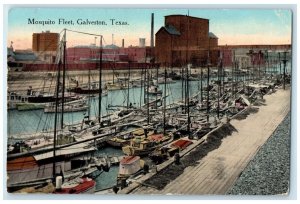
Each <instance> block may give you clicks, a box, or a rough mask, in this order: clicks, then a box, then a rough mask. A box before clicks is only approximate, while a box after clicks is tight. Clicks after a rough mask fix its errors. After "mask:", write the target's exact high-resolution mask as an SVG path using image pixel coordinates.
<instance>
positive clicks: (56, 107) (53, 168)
mask: <svg viewBox="0 0 300 204" xmlns="http://www.w3.org/2000/svg"><path fill="white" fill-rule="evenodd" d="M60 69H61V59H59V62H58V73H57V81H56V93H55V115H54V135H53V159H52V161H53V166H52V174H53V179H54V181H55V173H56V170H55V166H56V161H55V160H56V152H55V151H56V135H57V133H56V131H57V112H58V105H59V98H58V97H59V84H60V83H59V81H60Z"/></svg>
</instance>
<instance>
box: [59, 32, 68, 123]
mask: <svg viewBox="0 0 300 204" xmlns="http://www.w3.org/2000/svg"><path fill="white" fill-rule="evenodd" d="M64 30H65V33H64V37H63V82H62V100H61V123H60V128H61V129H63V128H64V105H65V83H66V79H65V78H66V34H67V33H66V29H64Z"/></svg>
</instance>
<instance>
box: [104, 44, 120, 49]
mask: <svg viewBox="0 0 300 204" xmlns="http://www.w3.org/2000/svg"><path fill="white" fill-rule="evenodd" d="M104 48H106V49H119V47H118V46H116V45H114V44H111V45H106V46H105V47H104Z"/></svg>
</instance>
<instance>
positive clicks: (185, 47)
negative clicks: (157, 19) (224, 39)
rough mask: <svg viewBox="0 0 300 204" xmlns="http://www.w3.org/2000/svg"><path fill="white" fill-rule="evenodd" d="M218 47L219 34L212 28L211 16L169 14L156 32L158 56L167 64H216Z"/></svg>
mask: <svg viewBox="0 0 300 204" xmlns="http://www.w3.org/2000/svg"><path fill="white" fill-rule="evenodd" d="M217 49H218V38H217V36H215V35H214V34H213V33H210V32H209V20H208V19H204V18H197V17H191V16H185V15H170V16H165V25H164V26H163V27H161V28H160V29H159V30H158V31H157V32H156V39H155V57H156V59H155V60H156V62H158V63H160V64H163V65H166V66H172V67H173V66H183V65H185V64H187V63H191V64H193V65H196V66H199V65H206V64H208V63H210V64H216V63H217V58H218V51H217ZM208 56H209V59H210V60H209V61H208Z"/></svg>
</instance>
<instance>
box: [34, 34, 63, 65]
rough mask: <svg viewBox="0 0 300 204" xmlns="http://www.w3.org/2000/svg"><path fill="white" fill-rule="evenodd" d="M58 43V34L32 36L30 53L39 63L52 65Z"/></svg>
mask: <svg viewBox="0 0 300 204" xmlns="http://www.w3.org/2000/svg"><path fill="white" fill-rule="evenodd" d="M58 43H59V33H51V32H50V31H46V32H42V33H33V34H32V51H33V52H34V53H35V54H36V55H37V56H38V58H39V59H40V60H41V61H45V62H47V63H53V62H54V61H55V56H56V51H57V48H58Z"/></svg>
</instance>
